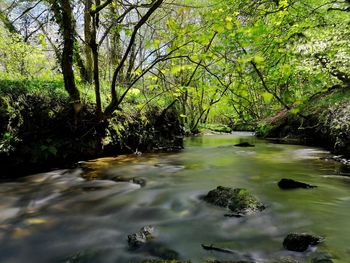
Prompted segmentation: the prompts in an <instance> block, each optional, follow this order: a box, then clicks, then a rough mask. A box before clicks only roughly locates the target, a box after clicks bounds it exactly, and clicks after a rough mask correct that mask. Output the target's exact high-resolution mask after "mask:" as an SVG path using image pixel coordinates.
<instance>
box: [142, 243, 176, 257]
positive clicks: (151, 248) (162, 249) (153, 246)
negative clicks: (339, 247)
mask: <svg viewBox="0 0 350 263" xmlns="http://www.w3.org/2000/svg"><path fill="white" fill-rule="evenodd" d="M144 250H145V251H147V252H148V253H150V255H152V256H154V257H158V258H161V259H166V260H176V259H178V258H179V257H180V255H179V253H178V252H176V251H175V250H172V249H170V248H168V247H166V246H164V245H163V244H160V243H157V242H150V243H149V244H147V245H146V246H145V247H144Z"/></svg>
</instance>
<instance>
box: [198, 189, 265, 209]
mask: <svg viewBox="0 0 350 263" xmlns="http://www.w3.org/2000/svg"><path fill="white" fill-rule="evenodd" d="M204 200H205V201H207V202H208V203H211V204H213V205H216V206H220V207H225V208H229V209H230V210H231V211H232V212H234V213H235V214H240V215H249V214H254V213H256V212H259V211H262V210H264V209H265V206H264V205H263V204H262V203H261V202H260V201H258V199H257V198H256V197H255V196H253V195H252V194H251V193H249V192H248V190H247V189H244V188H235V189H233V188H230V187H223V186H218V187H217V188H216V189H214V190H211V191H210V192H209V193H208V194H207V195H206V196H205V197H204Z"/></svg>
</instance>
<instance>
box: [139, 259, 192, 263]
mask: <svg viewBox="0 0 350 263" xmlns="http://www.w3.org/2000/svg"><path fill="white" fill-rule="evenodd" d="M141 263H191V261H179V260H162V259H146V260H144V261H142V262H141Z"/></svg>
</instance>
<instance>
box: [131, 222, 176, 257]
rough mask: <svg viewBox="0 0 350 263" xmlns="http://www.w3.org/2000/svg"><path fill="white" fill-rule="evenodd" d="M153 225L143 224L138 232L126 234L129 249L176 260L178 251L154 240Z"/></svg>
mask: <svg viewBox="0 0 350 263" xmlns="http://www.w3.org/2000/svg"><path fill="white" fill-rule="evenodd" d="M153 234H154V227H153V226H144V227H143V228H141V229H140V231H139V232H137V233H134V234H131V235H129V236H128V244H129V248H130V249H131V250H137V252H141V253H145V252H146V253H148V254H149V255H151V256H154V257H158V258H161V259H165V260H177V259H178V258H179V253H178V252H176V251H175V250H172V249H170V248H168V247H166V246H164V245H163V244H161V243H158V242H154V241H153V239H154V236H153Z"/></svg>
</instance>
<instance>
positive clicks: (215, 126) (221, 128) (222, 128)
mask: <svg viewBox="0 0 350 263" xmlns="http://www.w3.org/2000/svg"><path fill="white" fill-rule="evenodd" d="M203 130H210V131H216V132H224V133H230V132H231V131H232V129H231V128H230V127H228V126H227V125H225V124H220V123H211V124H203V125H201V127H200V131H203Z"/></svg>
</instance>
